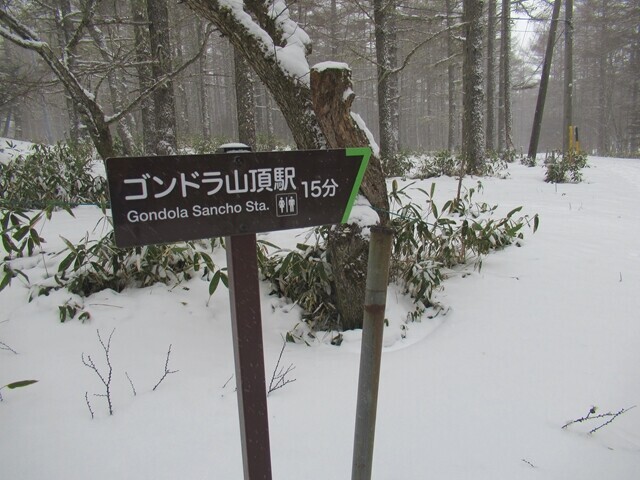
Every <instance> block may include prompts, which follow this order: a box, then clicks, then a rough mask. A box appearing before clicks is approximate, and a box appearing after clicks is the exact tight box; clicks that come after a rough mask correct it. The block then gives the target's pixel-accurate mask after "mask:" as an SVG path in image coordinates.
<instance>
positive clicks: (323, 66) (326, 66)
mask: <svg viewBox="0 0 640 480" xmlns="http://www.w3.org/2000/svg"><path fill="white" fill-rule="evenodd" d="M313 69H314V70H317V71H318V72H324V71H325V70H351V68H350V67H349V65H348V64H346V63H344V62H331V61H328V62H319V63H316V64H315V65H314V66H313Z"/></svg>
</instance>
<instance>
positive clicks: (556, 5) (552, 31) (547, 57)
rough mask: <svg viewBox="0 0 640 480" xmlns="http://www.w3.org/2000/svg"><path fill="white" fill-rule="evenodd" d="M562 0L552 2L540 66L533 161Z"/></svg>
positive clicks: (533, 133) (536, 148)
mask: <svg viewBox="0 0 640 480" xmlns="http://www.w3.org/2000/svg"><path fill="white" fill-rule="evenodd" d="M561 4H562V0H555V1H554V2H553V13H552V14H551V25H550V26H549V37H548V38H547V50H546V52H545V54H544V62H543V64H542V75H541V77H540V88H539V90H538V100H537V102H536V111H535V114H534V116H533V126H532V127H531V139H530V141H529V151H528V157H529V158H530V159H535V158H536V155H537V154H538V142H539V140H540V130H541V128H542V117H543V114H544V104H545V100H546V98H547V87H548V85H549V73H550V72H551V59H552V57H553V46H554V45H555V43H556V31H557V29H558V18H559V17H560V5H561Z"/></svg>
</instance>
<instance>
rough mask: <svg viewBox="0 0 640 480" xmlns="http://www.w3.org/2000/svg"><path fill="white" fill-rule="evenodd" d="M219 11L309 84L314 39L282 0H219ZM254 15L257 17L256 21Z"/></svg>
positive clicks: (294, 75)
mask: <svg viewBox="0 0 640 480" xmlns="http://www.w3.org/2000/svg"><path fill="white" fill-rule="evenodd" d="M218 3H219V5H220V6H219V10H220V12H219V14H220V15H223V14H224V13H227V12H228V13H229V14H231V15H232V16H233V18H234V20H235V22H236V23H237V24H238V25H239V26H240V27H242V28H243V29H244V30H245V31H246V33H247V34H248V35H249V36H251V37H252V38H253V40H254V42H256V43H257V44H258V45H259V47H260V49H261V50H262V52H263V54H264V55H265V56H266V57H268V58H271V59H273V60H274V61H275V63H276V64H277V65H278V67H279V68H280V69H281V70H282V71H283V72H284V73H285V74H287V75H288V76H290V77H292V78H295V79H297V80H298V81H300V82H301V83H303V84H305V85H308V84H309V70H310V69H309V63H308V62H307V55H308V54H310V53H311V39H310V38H309V36H308V35H307V33H306V32H305V31H304V30H303V29H302V28H301V27H300V26H299V25H298V24H297V23H296V22H295V21H293V20H292V19H291V17H290V16H289V8H288V6H287V4H286V3H285V2H283V1H282V0H273V1H259V0H247V1H244V2H243V1H240V0H220V1H219V2H218ZM254 18H255V20H254Z"/></svg>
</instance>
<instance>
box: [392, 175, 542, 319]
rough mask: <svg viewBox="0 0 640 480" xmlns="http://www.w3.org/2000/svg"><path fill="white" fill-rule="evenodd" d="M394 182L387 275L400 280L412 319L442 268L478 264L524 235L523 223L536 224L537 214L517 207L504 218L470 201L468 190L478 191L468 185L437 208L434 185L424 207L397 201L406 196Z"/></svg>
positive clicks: (429, 297) (430, 301)
mask: <svg viewBox="0 0 640 480" xmlns="http://www.w3.org/2000/svg"><path fill="white" fill-rule="evenodd" d="M409 187H410V185H407V186H405V187H404V188H402V189H398V186H397V184H396V183H395V182H394V183H393V185H392V193H391V197H392V198H393V199H394V201H395V202H396V203H397V204H399V205H400V208H399V209H398V212H397V215H396V216H395V217H394V219H393V227H394V230H395V237H394V244H393V257H392V270H391V273H392V276H393V278H394V279H395V280H397V281H399V282H400V283H402V284H403V285H404V287H405V289H406V292H407V293H409V294H410V295H411V296H412V298H413V299H414V302H415V304H416V311H415V312H414V317H415V316H419V315H420V313H421V312H422V311H424V309H425V308H428V307H430V306H433V305H434V303H435V301H434V298H433V296H434V293H435V291H437V288H438V287H439V285H440V283H441V281H442V280H443V279H444V278H445V276H446V273H445V269H447V268H450V267H453V266H454V265H458V264H463V263H468V262H469V261H473V262H474V264H475V266H477V267H478V268H480V267H481V265H482V257H483V256H484V255H486V254H488V253H489V252H491V251H492V250H497V249H500V248H503V247H505V246H507V245H510V244H512V243H514V242H517V241H518V240H519V239H522V238H524V234H523V232H522V230H523V227H524V226H525V225H529V226H531V227H532V229H533V231H534V232H535V231H536V230H537V228H538V216H537V215H535V216H534V217H532V218H530V217H529V216H527V215H525V216H520V217H517V216H516V214H517V213H519V212H520V211H521V209H522V207H517V208H515V209H513V210H511V211H510V212H509V213H507V215H505V216H504V217H499V216H498V217H496V216H495V212H496V210H497V208H498V206H497V205H493V206H491V205H489V204H487V203H481V202H476V201H475V200H474V199H473V196H474V194H475V193H476V192H477V191H478V190H481V189H482V184H481V183H480V182H478V184H477V187H476V188H469V189H467V190H466V191H465V193H464V195H462V196H461V198H459V199H452V200H448V201H447V202H445V203H444V204H443V205H442V206H441V207H438V206H437V205H436V203H435V201H434V194H435V183H434V184H432V185H431V189H430V191H429V192H427V191H424V190H421V191H422V193H424V194H426V195H427V198H426V203H425V204H424V205H417V204H415V203H407V204H405V205H403V204H402V202H403V199H408V198H410V196H409V194H408V193H407V191H406V190H407V189H408V188H409Z"/></svg>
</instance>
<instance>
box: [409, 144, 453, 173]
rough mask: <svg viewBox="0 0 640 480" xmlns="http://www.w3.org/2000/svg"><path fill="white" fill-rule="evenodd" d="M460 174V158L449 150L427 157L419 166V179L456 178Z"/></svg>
mask: <svg viewBox="0 0 640 480" xmlns="http://www.w3.org/2000/svg"><path fill="white" fill-rule="evenodd" d="M459 174H460V158H459V157H458V156H457V155H455V154H453V153H451V152H450V151H449V150H442V151H440V152H436V153H435V155H433V156H425V157H423V159H422V162H421V163H420V164H419V165H418V166H417V172H416V177H417V178H433V177H440V176H443V175H445V176H448V177H455V176H457V175H459Z"/></svg>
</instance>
